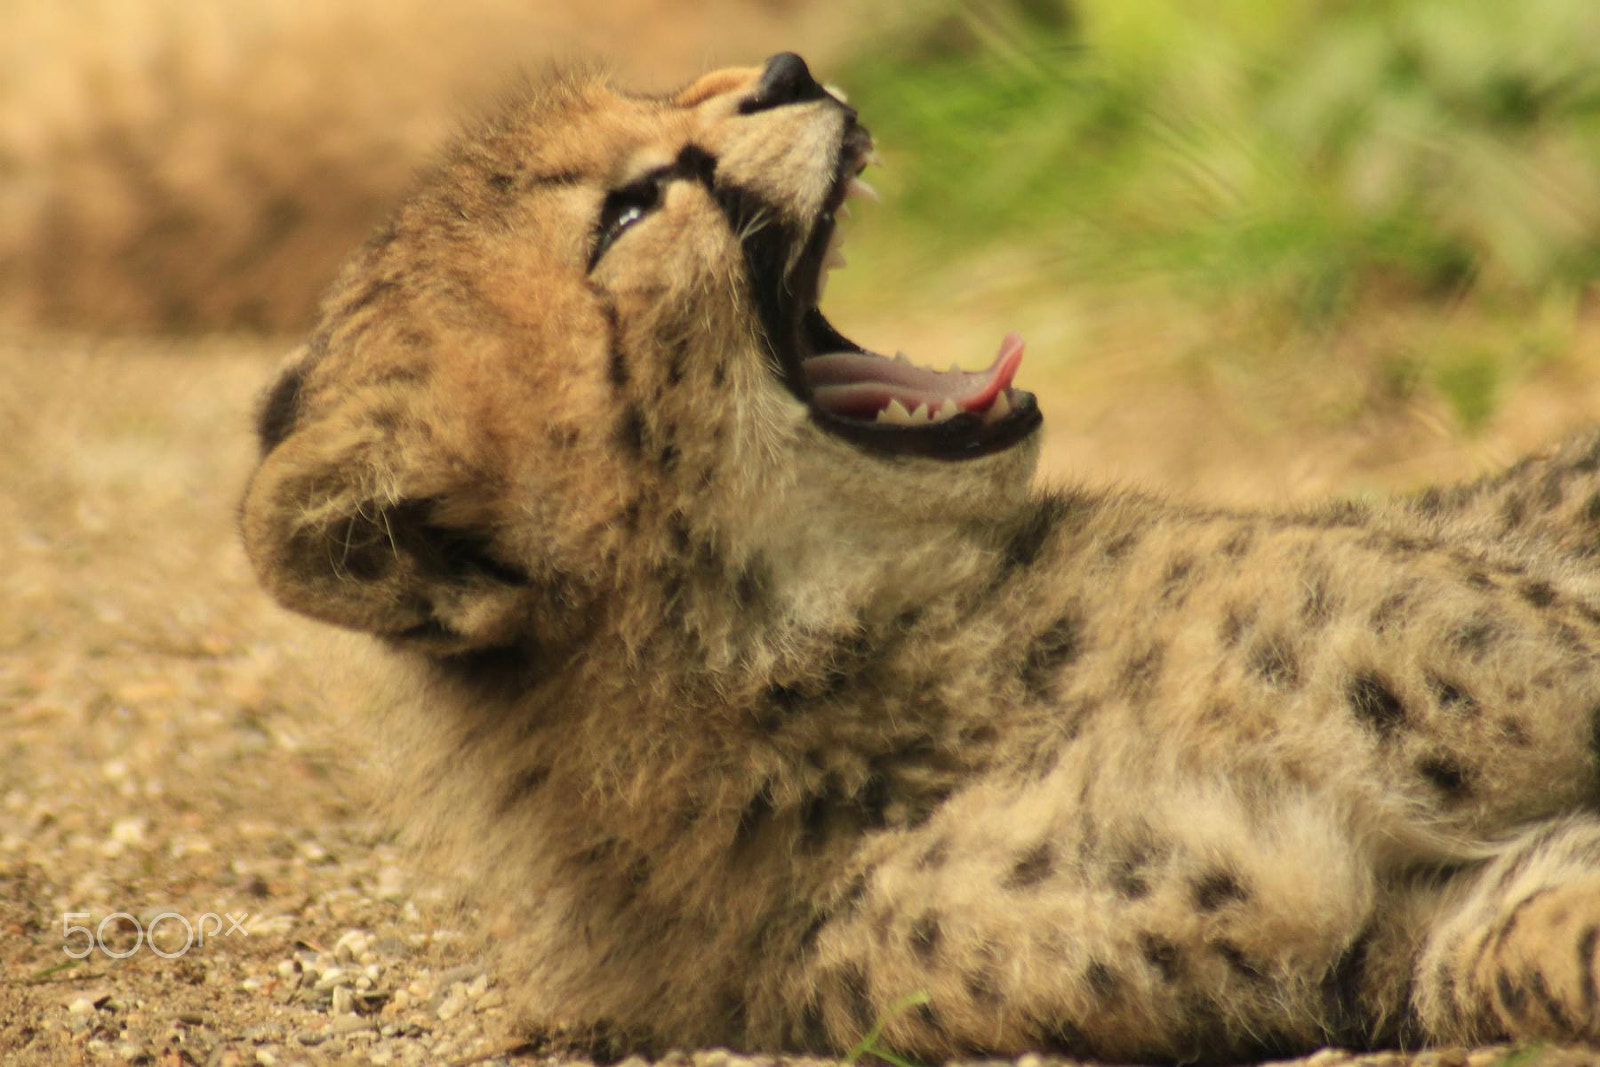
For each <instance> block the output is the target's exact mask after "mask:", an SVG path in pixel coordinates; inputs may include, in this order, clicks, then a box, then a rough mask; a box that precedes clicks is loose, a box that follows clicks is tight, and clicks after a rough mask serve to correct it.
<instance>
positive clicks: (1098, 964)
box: [1083, 960, 1122, 1000]
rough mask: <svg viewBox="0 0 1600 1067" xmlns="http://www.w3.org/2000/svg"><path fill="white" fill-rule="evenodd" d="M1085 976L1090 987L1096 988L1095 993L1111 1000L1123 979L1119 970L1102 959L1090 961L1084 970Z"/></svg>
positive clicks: (1103, 998)
mask: <svg viewBox="0 0 1600 1067" xmlns="http://www.w3.org/2000/svg"><path fill="white" fill-rule="evenodd" d="M1083 978H1084V981H1086V982H1088V983H1089V988H1090V989H1092V990H1094V995H1095V996H1097V997H1099V998H1100V999H1101V1000H1109V999H1110V998H1111V997H1113V996H1115V995H1116V993H1117V990H1118V989H1119V988H1120V987H1121V986H1122V979H1121V978H1120V977H1119V976H1118V975H1117V972H1116V971H1113V970H1112V969H1111V968H1110V967H1109V966H1107V965H1106V964H1105V963H1103V962H1102V961H1100V960H1090V961H1089V966H1087V967H1085V968H1084V970H1083Z"/></svg>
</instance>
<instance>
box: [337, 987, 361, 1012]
mask: <svg viewBox="0 0 1600 1067" xmlns="http://www.w3.org/2000/svg"><path fill="white" fill-rule="evenodd" d="M355 1006H356V998H355V994H354V993H352V992H350V990H349V988H348V987H346V986H335V987H334V990H333V1008H332V1010H333V1014H335V1015H349V1014H350V1013H351V1012H352V1011H354V1010H355Z"/></svg>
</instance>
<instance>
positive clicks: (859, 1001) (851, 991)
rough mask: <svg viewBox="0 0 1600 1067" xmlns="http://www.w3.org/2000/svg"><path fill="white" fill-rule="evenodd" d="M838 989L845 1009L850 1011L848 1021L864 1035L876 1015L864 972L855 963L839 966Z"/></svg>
mask: <svg viewBox="0 0 1600 1067" xmlns="http://www.w3.org/2000/svg"><path fill="white" fill-rule="evenodd" d="M839 991H840V993H841V994H842V996H843V1000H844V1004H845V1009H846V1010H847V1011H848V1012H849V1013H850V1021H851V1022H852V1023H854V1024H855V1029H856V1032H857V1033H859V1034H862V1035H865V1034H866V1032H867V1031H868V1030H870V1029H872V1024H873V1022H874V1021H875V1017H876V1015H877V1012H876V1011H875V1010H874V1009H873V1007H872V995H871V993H870V991H869V986H868V985H867V974H866V972H865V971H863V970H862V969H861V968H860V967H859V966H857V965H855V964H847V965H846V966H844V967H841V968H840V969H839Z"/></svg>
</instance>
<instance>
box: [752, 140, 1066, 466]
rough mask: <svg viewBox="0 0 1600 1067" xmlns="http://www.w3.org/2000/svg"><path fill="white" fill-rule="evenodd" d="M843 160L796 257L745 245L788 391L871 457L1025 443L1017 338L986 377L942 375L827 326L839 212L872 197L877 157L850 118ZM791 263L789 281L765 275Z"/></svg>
mask: <svg viewBox="0 0 1600 1067" xmlns="http://www.w3.org/2000/svg"><path fill="white" fill-rule="evenodd" d="M838 155H839V162H838V165H837V170H836V175H835V179H834V183H833V187H832V190H831V192H830V193H829V195H828V198H827V200H826V202H825V204H824V206H823V209H822V211H821V212H820V213H819V215H818V218H817V220H816V222H815V223H814V225H813V226H812V229H811V232H810V233H809V235H806V237H805V239H804V244H803V246H802V247H801V249H800V252H799V254H798V255H795V254H794V253H793V251H792V249H790V248H783V249H773V248H771V247H768V248H766V249H761V248H759V244H760V243H761V242H762V238H761V237H760V236H757V237H756V238H753V239H751V240H750V241H747V242H746V258H747V260H749V262H750V266H751V273H752V276H753V280H754V283H755V285H756V288H757V292H758V293H759V294H760V300H759V302H760V304H761V313H762V314H761V318H762V325H763V327H764V328H765V330H766V333H767V340H768V343H769V345H770V347H771V349H772V353H771V354H772V356H773V358H774V359H775V361H776V362H777V364H778V368H779V373H780V376H781V377H782V379H783V381H784V383H785V384H786V385H787V386H788V387H789V389H790V391H792V392H793V393H794V395H795V396H796V397H798V398H799V399H800V400H801V401H803V402H804V403H805V404H806V405H807V406H808V408H809V409H810V411H811V416H812V418H813V420H814V421H815V422H816V423H817V425H818V426H820V427H822V428H823V429H825V430H827V431H828V432H830V433H833V434H836V435H838V436H840V437H844V438H846V439H848V440H850V441H853V442H855V443H856V444H858V445H860V446H862V447H864V448H866V449H868V450H870V451H874V452H882V453H890V454H901V455H906V454H909V455H921V456H928V457H931V458H936V459H949V460H957V459H970V458H973V457H976V456H981V455H986V454H988V453H991V452H995V451H998V450H1000V449H1003V448H1007V447H1009V446H1011V445H1014V444H1016V443H1017V442H1019V441H1021V440H1023V439H1024V438H1025V437H1027V436H1028V435H1029V434H1031V433H1032V432H1033V431H1034V430H1036V429H1037V428H1038V427H1039V425H1040V423H1041V422H1042V421H1043V417H1042V415H1041V414H1040V412H1039V406H1038V404H1037V402H1036V401H1035V400H1034V397H1033V394H1032V393H1029V392H1026V391H1024V390H1021V389H1014V388H1012V387H1011V381H1012V379H1013V377H1015V375H1016V373H1017V368H1018V367H1019V366H1020V365H1021V363H1022V349H1023V342H1022V338H1021V337H1019V336H1018V335H1016V334H1014V333H1013V334H1008V335H1007V336H1006V338H1005V340H1004V341H1002V342H1001V345H1000V351H999V353H998V354H997V355H996V356H995V358H994V361H993V362H992V363H991V364H990V365H989V366H988V367H987V368H986V369H984V370H981V371H963V370H961V369H959V368H958V367H957V366H956V365H955V364H951V366H950V369H949V370H946V371H937V370H934V369H932V368H931V367H924V366H919V365H917V364H915V363H912V362H911V361H910V360H909V359H907V358H906V356H905V355H904V354H897V355H896V356H895V357H894V358H892V359H891V358H888V357H886V356H882V355H879V354H878V353H875V352H869V351H868V350H867V349H865V348H863V347H862V346H861V345H858V344H856V343H855V342H854V341H851V340H850V339H849V338H847V337H845V336H844V335H843V334H841V333H839V331H838V330H836V329H834V327H833V325H832V324H831V323H829V322H828V320H827V319H826V318H824V317H823V314H822V311H821V310H820V309H819V308H818V306H817V302H818V301H819V300H820V299H821V297H822V292H823V288H824V286H825V283H826V279H827V274H828V272H829V271H830V270H831V269H833V268H834V267H835V266H841V265H843V258H842V257H841V256H840V255H839V254H838V250H837V247H836V246H837V236H838V235H837V225H838V218H839V216H840V214H841V213H842V210H841V209H843V207H844V205H845V201H846V200H848V199H851V198H857V197H865V198H868V199H875V198H876V194H875V193H873V192H872V191H871V188H870V187H869V186H867V185H865V183H863V182H862V181H861V180H860V178H859V175H860V174H861V172H862V171H863V170H865V169H866V166H867V163H868V161H869V160H870V159H871V157H872V136H871V134H869V133H868V132H867V130H866V128H865V127H863V126H861V125H859V124H857V123H856V122H855V120H854V112H853V111H852V112H850V122H849V123H848V125H847V127H846V132H845V134H844V136H843V139H842V143H841V144H840V146H839V151H838ZM752 245H755V246H757V247H752ZM790 259H792V260H793V266H792V267H791V268H790V269H789V270H788V271H787V272H784V271H781V270H773V269H769V270H762V269H761V268H760V264H761V263H762V262H766V263H769V264H775V263H777V262H784V261H788V260H790Z"/></svg>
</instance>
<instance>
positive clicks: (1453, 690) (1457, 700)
mask: <svg viewBox="0 0 1600 1067" xmlns="http://www.w3.org/2000/svg"><path fill="white" fill-rule="evenodd" d="M1428 690H1429V691H1430V692H1431V693H1433V698H1434V700H1436V701H1438V702H1439V707H1440V709H1441V710H1443V711H1448V712H1453V713H1455V714H1458V715H1466V716H1472V715H1476V714H1477V713H1478V712H1479V711H1480V710H1482V709H1481V707H1480V705H1479V704H1478V700H1477V698H1476V697H1474V696H1473V695H1472V694H1471V693H1469V692H1467V691H1466V690H1465V689H1463V688H1462V687H1461V686H1459V685H1457V684H1456V683H1455V682H1452V681H1450V680H1449V679H1447V678H1444V677H1442V676H1441V675H1437V674H1433V673H1432V672H1430V673H1429V674H1428Z"/></svg>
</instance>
